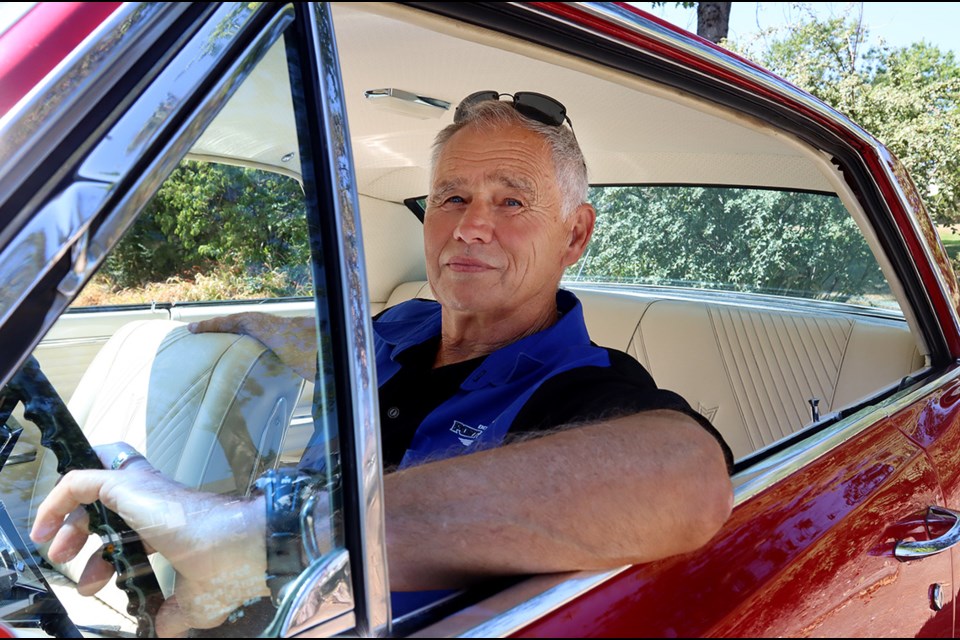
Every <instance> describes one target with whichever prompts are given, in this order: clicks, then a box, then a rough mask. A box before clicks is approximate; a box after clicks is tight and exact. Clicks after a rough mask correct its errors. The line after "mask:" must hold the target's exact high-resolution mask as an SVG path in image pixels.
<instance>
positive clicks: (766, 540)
mask: <svg viewBox="0 0 960 640" xmlns="http://www.w3.org/2000/svg"><path fill="white" fill-rule="evenodd" d="M430 9H432V10H434V11H437V12H438V13H442V14H443V15H444V16H445V17H447V18H455V19H462V20H464V21H465V22H470V23H473V24H483V25H486V26H488V27H490V28H491V29H497V30H499V31H501V32H505V33H509V34H511V35H513V36H515V37H517V38H520V39H523V40H525V41H526V42H530V41H539V42H542V43H545V44H547V43H548V44H549V46H551V47H555V48H558V49H560V50H562V51H563V52H565V53H567V54H569V55H571V56H574V57H577V58H578V59H580V60H582V59H583V58H588V59H591V60H593V61H595V62H598V63H599V62H603V63H606V64H609V65H611V66H615V67H617V68H618V69H620V70H623V69H629V70H630V72H633V73H636V74H637V75H640V76H643V77H648V78H649V77H655V78H657V79H660V80H662V79H663V78H665V77H667V76H670V75H671V72H670V71H667V70H665V68H666V67H670V66H671V63H667V64H664V63H663V58H664V57H666V58H667V59H670V60H672V61H673V64H675V65H676V67H677V69H674V71H675V75H674V76H673V77H672V79H671V80H669V81H668V83H670V85H671V86H673V87H674V88H679V89H680V90H690V91H693V92H695V93H698V94H699V95H706V96H709V100H711V101H713V100H717V96H718V95H721V94H724V95H727V92H732V93H737V89H736V88H733V89H732V88H731V85H733V86H734V87H736V86H737V83H736V82H728V80H729V78H730V77H732V76H734V77H735V76H736V75H737V73H739V72H740V71H742V69H739V70H735V69H738V68H737V65H736V63H735V62H732V61H730V60H723V59H722V57H721V56H720V55H718V54H716V53H715V52H713V51H710V50H709V49H707V48H706V47H702V46H698V45H697V44H696V43H692V42H690V41H689V40H684V44H683V47H684V49H683V52H684V53H683V54H681V53H676V52H675V55H674V54H671V53H669V49H670V47H671V46H672V45H670V43H669V41H670V38H669V37H666V36H664V35H663V34H662V31H665V30H664V29H658V28H657V25H655V24H653V25H650V24H648V25H645V26H644V27H640V28H631V26H630V24H631V15H630V11H628V10H626V9H624V10H618V9H616V8H610V7H607V8H598V7H590V8H583V7H569V6H565V7H562V8H555V9H550V8H541V9H529V8H520V7H511V8H509V9H508V8H503V9H501V10H489V11H487V10H485V9H484V8H477V7H469V8H468V7H462V8H461V7H457V8H454V7H444V8H442V9H440V8H436V7H431V8H430ZM538 19H542V20H543V22H544V23H545V24H549V25H550V30H549V32H547V31H543V32H540V33H543V34H544V35H543V36H542V38H538V33H537V32H536V30H535V29H534V28H533V27H531V26H530V25H532V24H536V23H537V20H538ZM593 36H596V37H597V39H598V40H597V41H593V40H592V39H591V38H592V37H593ZM600 41H602V43H603V44H600V43H599V42H600ZM614 41H621V43H629V44H624V48H625V49H629V50H630V53H627V52H624V53H623V55H622V56H618V55H617V54H616V53H612V50H613V49H616V46H614V45H611V42H614ZM342 47H343V48H344V49H345V48H346V47H347V45H342ZM648 47H649V48H650V49H655V50H656V52H657V54H656V55H653V54H651V55H650V56H649V57H646V56H645V55H644V52H646V51H647V48H648ZM505 48H506V46H505ZM691 50H694V51H698V52H699V54H702V55H703V56H704V57H703V59H702V60H701V61H700V64H697V65H694V66H695V67H696V72H695V73H696V74H703V75H704V76H707V77H713V78H723V80H717V81H716V83H712V82H705V83H703V84H701V83H700V82H699V81H698V80H695V79H694V75H695V74H690V75H688V74H687V73H686V71H683V70H680V69H679V67H683V66H684V65H683V64H682V63H681V62H680V60H681V58H683V55H686V54H687V53H689V52H690V51H691ZM665 52H667V53H665ZM633 55H636V56H638V59H637V60H634V61H633V62H631V59H632V58H631V56H633ZM714 63H715V66H711V65H714ZM349 64H350V61H349V60H345V61H343V65H344V67H345V68H346V67H348V66H349ZM687 71H690V69H687ZM344 73H345V74H347V73H348V71H346V70H345V71H344ZM478 74H479V72H478ZM746 75H749V73H747V74H746ZM768 80H769V79H767V78H765V79H764V80H763V82H764V83H766V84H765V85H764V86H765V87H766V88H769V86H771V84H772V83H769V82H768ZM759 84H760V83H759V82H758V83H757V85H755V86H753V87H747V86H745V85H747V81H744V82H743V85H744V86H740V89H742V91H743V93H742V96H741V97H743V98H744V102H743V103H741V105H740V106H745V105H746V103H747V102H749V101H754V100H755V101H757V102H761V101H762V100H761V99H760V98H758V97H757V93H760V91H759V90H757V86H758V85H759ZM754 91H757V93H754ZM789 95H790V93H789V91H787V90H785V92H784V94H778V100H779V101H780V102H781V104H782V105H784V106H782V107H781V108H780V109H779V110H777V109H771V110H770V112H769V113H768V112H766V111H764V109H766V108H767V107H768V106H769V105H765V107H764V109H760V108H757V107H756V105H755V103H752V102H751V104H750V105H749V107H748V108H745V109H744V110H745V111H749V112H750V113H751V114H754V115H756V114H761V115H760V117H771V118H773V117H776V118H780V119H782V121H793V122H800V121H802V120H803V119H802V118H800V117H799V116H798V115H797V113H798V112H800V111H801V109H800V108H798V105H799V104H800V103H801V101H802V100H801V98H799V97H797V102H796V103H790V101H789V100H788V99H786V98H785V96H789ZM734 102H736V100H733V99H731V100H730V101H729V102H728V104H733V103H734ZM791 109H796V111H791ZM804 113H805V114H806V113H807V112H804ZM571 117H573V115H572V114H571ZM833 117H834V116H829V117H825V118H824V121H825V122H829V123H830V126H834V124H835V122H834V120H831V118H833ZM582 120H583V116H582V115H581V116H580V119H579V121H578V120H577V119H576V118H575V121H578V122H582ZM806 126H807V125H800V124H798V125H797V126H796V127H795V128H794V129H793V131H794V132H796V131H798V130H801V129H802V135H803V137H804V138H805V139H806V140H811V139H814V140H816V142H817V143H819V144H824V146H825V147H826V148H827V152H828V153H830V154H832V156H831V157H832V158H833V159H834V161H835V163H838V164H840V165H841V167H842V171H843V173H844V175H845V176H847V179H848V180H849V182H850V184H851V185H852V187H851V188H854V189H856V190H857V191H858V193H859V194H860V198H861V202H862V203H864V204H863V206H866V207H867V208H868V210H870V213H869V218H870V219H871V221H872V224H873V225H874V226H873V227H872V228H871V229H870V231H869V233H871V234H878V235H882V236H884V237H885V238H892V237H894V236H896V237H899V238H900V239H899V240H896V241H894V240H890V241H889V242H887V241H886V240H885V241H884V242H885V245H884V246H885V247H886V248H887V250H888V251H889V252H890V255H891V256H892V259H893V260H895V261H896V262H897V263H898V265H899V266H898V268H899V269H900V271H899V272H898V277H900V278H902V280H903V281H904V282H907V283H908V284H907V287H908V289H909V293H908V298H909V299H910V300H911V304H913V305H915V306H914V308H913V309H912V310H911V313H915V314H917V315H920V316H922V317H923V318H925V319H924V320H923V322H925V323H927V326H926V330H927V331H928V332H929V334H928V335H927V336H926V338H925V339H926V340H928V341H929V343H930V344H932V345H933V349H932V351H933V357H932V361H933V366H932V367H930V368H929V369H928V370H927V371H925V372H923V373H922V375H920V376H918V377H917V378H916V379H914V378H911V377H907V378H904V379H903V380H899V379H894V380H890V383H891V384H890V385H889V386H888V387H887V388H886V389H885V390H882V391H878V392H876V393H875V395H874V396H873V397H871V398H868V399H867V400H865V401H863V402H862V403H860V404H858V405H857V406H855V407H851V408H847V410H846V411H843V412H837V414H836V415H832V416H830V418H829V419H828V420H826V421H824V422H823V423H821V424H819V425H815V426H814V427H811V428H810V429H807V430H805V432H804V433H802V434H800V433H798V434H795V435H794V436H792V437H787V438H784V439H782V440H780V441H779V442H777V443H775V445H774V446H772V447H768V448H766V449H765V450H763V451H762V452H761V453H759V454H757V455H753V456H747V457H745V458H743V459H741V460H740V462H739V463H738V466H737V472H736V474H735V475H734V483H735V487H736V488H735V495H736V507H735V509H734V513H733V516H732V517H731V519H730V521H729V522H728V523H727V524H726V525H725V526H724V528H723V529H722V530H721V531H720V533H719V534H718V535H717V536H716V537H715V538H714V539H713V540H712V541H711V542H710V543H709V544H708V545H707V546H706V547H704V548H703V549H701V550H699V551H697V552H695V553H693V554H688V555H685V556H682V557H677V558H671V559H667V560H663V561H660V562H655V563H651V564H648V565H643V566H636V567H629V568H625V569H623V570H615V571H611V572H598V573H582V574H577V575H575V576H574V577H569V576H564V577H560V578H537V579H532V580H530V581H528V582H525V583H523V584H522V585H519V586H517V587H512V588H508V589H507V590H505V591H503V592H501V593H499V594H498V595H497V596H495V597H493V598H490V599H489V600H486V601H484V602H482V603H480V604H478V605H476V606H474V607H468V608H467V609H466V610H465V611H464V612H462V613H460V614H454V615H452V616H450V617H448V618H447V619H445V620H443V621H440V622H438V623H436V624H435V625H433V626H430V627H427V628H426V629H423V630H420V631H419V632H418V633H417V635H422V636H431V635H450V634H456V633H470V634H477V635H482V636H498V635H515V636H518V637H525V636H535V637H560V636H607V635H613V636H636V637H643V636H648V637H660V636H688V637H692V636H735V637H742V636H755V637H769V636H780V635H785V636H795V635H797V636H810V635H813V636H851V637H853V636H876V635H894V636H913V635H917V634H918V633H919V634H920V635H931V636H950V635H952V634H953V616H954V613H953V612H954V602H955V587H954V585H953V580H952V561H951V553H950V552H944V553H939V554H936V555H931V556H929V557H926V558H924V559H901V558H906V556H904V555H903V553H902V552H899V553H898V552H896V548H897V544H898V543H899V542H910V541H921V542H923V541H930V540H933V539H937V538H940V537H941V536H943V535H945V534H947V532H948V530H949V529H950V526H951V525H952V524H953V519H952V518H951V517H949V516H945V517H941V516H938V515H937V514H936V513H935V512H933V513H931V512H930V510H929V508H930V507H931V506H932V507H944V506H945V507H951V506H956V503H955V498H953V497H952V496H951V495H950V493H949V492H951V491H955V489H949V490H947V489H946V487H947V486H950V485H946V484H943V485H942V484H941V481H943V482H947V480H948V479H949V481H950V482H951V483H953V482H955V480H953V478H954V477H955V475H954V473H953V471H950V472H946V470H947V469H955V467H956V465H955V464H951V463H950V461H951V460H954V459H955V455H956V454H955V452H956V447H955V446H953V443H954V439H953V438H954V437H955V436H954V435H953V429H954V425H955V420H954V415H955V414H954V413H953V407H954V389H955V384H956V380H957V375H958V372H957V369H956V368H955V366H954V365H953V360H954V357H955V354H953V351H952V349H953V347H952V346H951V345H955V344H956V339H957V332H956V322H955V318H956V314H955V312H954V311H953V310H952V306H953V305H952V303H951V302H950V297H949V296H950V293H949V292H950V290H951V286H953V287H955V285H952V274H950V273H948V274H947V277H948V278H949V281H948V283H947V284H946V286H945V285H944V283H943V280H941V276H940V275H938V272H939V271H940V267H939V266H937V265H936V264H933V263H932V261H930V259H929V258H928V257H927V253H926V250H924V249H916V247H913V248H911V249H908V248H907V247H908V246H910V245H909V243H908V242H904V240H903V238H904V237H906V238H909V239H910V240H909V242H916V241H917V239H918V235H917V234H916V232H915V231H914V227H913V226H912V225H913V224H914V223H912V222H911V218H912V217H914V216H922V215H924V214H923V212H922V210H918V209H915V208H914V207H915V203H916V202H917V201H918V199H917V198H916V197H915V195H914V194H912V192H911V191H906V192H905V193H906V194H907V195H905V196H904V197H903V198H902V199H897V198H889V197H887V196H888V194H887V193H884V194H883V195H881V194H880V193H879V192H881V191H884V190H882V189H878V188H877V187H876V184H875V180H881V181H887V185H889V184H890V183H895V181H896V177H895V175H894V173H893V172H885V171H884V167H883V165H882V163H880V164H881V166H880V167H878V166H877V163H876V162H875V159H874V158H873V157H872V156H870V155H869V153H867V154H865V155H867V156H868V157H866V158H863V157H861V156H859V155H858V154H857V153H856V152H854V151H852V148H853V147H854V146H855V144H854V142H850V141H847V143H837V142H836V140H834V141H833V142H832V143H831V144H830V145H828V144H826V142H825V141H824V138H826V134H824V133H823V131H819V132H818V131H817V127H814V126H813V125H810V126H809V128H805V127H806ZM578 131H579V129H578ZM679 137H681V136H680V134H679V133H678V138H679ZM851 137H852V136H851ZM847 144H849V146H846V145H847ZM856 144H857V145H859V144H860V143H859V141H857V142H856ZM878 155H882V154H878ZM875 176H880V177H879V178H877V177H875ZM901 186H902V185H901ZM865 192H866V194H867V195H864V193H865ZM598 224H599V223H598ZM898 224H900V226H899V228H898V226H897V225H898ZM858 233H861V232H859V231H858ZM920 242H921V243H924V244H926V243H927V241H925V240H923V239H922V238H920ZM930 243H932V245H931V246H932V248H931V249H930V251H931V252H933V253H934V255H935V254H936V250H937V245H936V241H935V240H931V241H930ZM931 298H933V299H934V300H933V301H931ZM944 302H946V304H944ZM588 312H589V310H588ZM609 321H610V322H613V320H612V319H610V320H609ZM654 374H655V375H656V372H654ZM704 375H705V374H704ZM918 380H920V381H918ZM814 422H818V420H815V421H814ZM945 490H947V491H948V493H946V494H945ZM571 526H576V523H571ZM898 555H899V557H898ZM491 612H493V613H491Z"/></svg>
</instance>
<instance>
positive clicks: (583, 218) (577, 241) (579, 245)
mask: <svg viewBox="0 0 960 640" xmlns="http://www.w3.org/2000/svg"><path fill="white" fill-rule="evenodd" d="M596 221H597V211H596V209H594V208H593V205H591V204H589V203H586V202H585V203H583V204H581V205H580V206H579V207H577V208H576V209H575V210H574V212H573V213H571V214H570V221H569V223H570V224H571V225H572V226H571V227H570V240H569V242H568V244H567V249H566V251H565V252H564V256H563V258H564V259H563V265H564V266H565V267H569V266H570V265H572V264H575V263H576V262H577V260H579V259H580V256H582V255H583V252H584V251H586V250H587V244H588V243H589V242H590V238H591V236H593V225H594V223H595V222H596Z"/></svg>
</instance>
